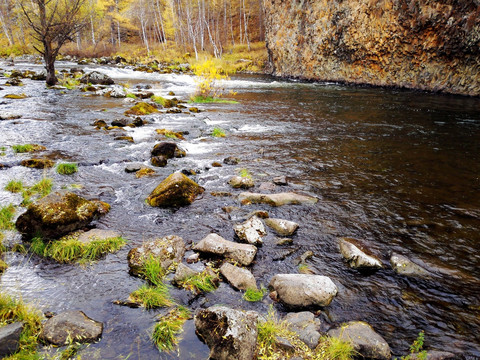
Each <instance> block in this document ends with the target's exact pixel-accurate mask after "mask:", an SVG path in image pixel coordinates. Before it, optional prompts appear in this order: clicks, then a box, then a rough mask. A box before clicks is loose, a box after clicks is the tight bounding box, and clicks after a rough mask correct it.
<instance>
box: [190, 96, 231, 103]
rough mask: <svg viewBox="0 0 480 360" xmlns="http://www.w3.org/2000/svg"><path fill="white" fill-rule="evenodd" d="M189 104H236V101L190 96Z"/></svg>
mask: <svg viewBox="0 0 480 360" xmlns="http://www.w3.org/2000/svg"><path fill="white" fill-rule="evenodd" d="M190 100H191V102H193V103H198V104H209V103H216V104H238V103H239V102H238V101H235V100H227V99H220V98H215V97H211V96H208V97H203V96H200V95H197V96H192V97H191V98H190Z"/></svg>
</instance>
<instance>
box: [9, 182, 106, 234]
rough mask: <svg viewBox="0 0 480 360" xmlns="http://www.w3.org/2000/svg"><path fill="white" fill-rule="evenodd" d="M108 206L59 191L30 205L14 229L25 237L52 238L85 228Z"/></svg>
mask: <svg viewBox="0 0 480 360" xmlns="http://www.w3.org/2000/svg"><path fill="white" fill-rule="evenodd" d="M108 209H109V205H108V204H106V203H102V202H101V201H98V200H93V201H91V200H87V199H85V198H83V197H81V196H79V195H77V194H74V193H71V192H67V191H58V192H55V193H51V194H49V195H47V196H45V197H44V198H43V199H40V200H38V201H36V202H34V203H32V204H30V205H29V207H28V209H27V211H26V212H25V213H23V214H22V215H20V217H19V218H18V219H17V222H16V224H15V226H16V227H17V230H18V231H19V232H21V233H22V234H24V235H26V236H27V237H33V236H36V235H41V236H42V237H44V238H48V239H54V238H59V237H61V236H63V235H66V234H68V233H70V232H73V231H75V230H77V229H80V228H82V227H84V226H86V225H88V224H89V223H90V222H91V221H92V220H94V219H96V218H98V217H99V216H100V215H103V214H105V213H106V212H108Z"/></svg>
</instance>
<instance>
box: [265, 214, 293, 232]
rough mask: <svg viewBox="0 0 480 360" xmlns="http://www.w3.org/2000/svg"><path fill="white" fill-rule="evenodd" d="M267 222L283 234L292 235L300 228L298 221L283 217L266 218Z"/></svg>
mask: <svg viewBox="0 0 480 360" xmlns="http://www.w3.org/2000/svg"><path fill="white" fill-rule="evenodd" d="M265 224H266V225H267V226H269V227H271V228H272V229H273V230H274V231H275V232H276V233H277V234H278V235H281V236H290V235H292V234H293V233H294V232H295V231H296V230H297V229H298V224H297V223H296V222H293V221H288V220H283V219H274V218H268V219H265Z"/></svg>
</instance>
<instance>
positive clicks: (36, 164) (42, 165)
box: [20, 159, 55, 169]
mask: <svg viewBox="0 0 480 360" xmlns="http://www.w3.org/2000/svg"><path fill="white" fill-rule="evenodd" d="M20 165H22V166H25V167H28V168H34V169H47V168H51V167H53V166H54V165H55V162H54V161H52V160H50V159H27V160H22V162H20Z"/></svg>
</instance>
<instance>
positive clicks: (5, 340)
mask: <svg viewBox="0 0 480 360" xmlns="http://www.w3.org/2000/svg"><path fill="white" fill-rule="evenodd" d="M22 330H23V324H22V323H19V322H16V323H13V324H8V325H4V326H2V327H0V358H2V359H3V358H4V357H6V356H8V355H11V354H13V353H15V352H16V351H17V350H18V348H19V346H20V343H19V342H20V334H21V333H22Z"/></svg>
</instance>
